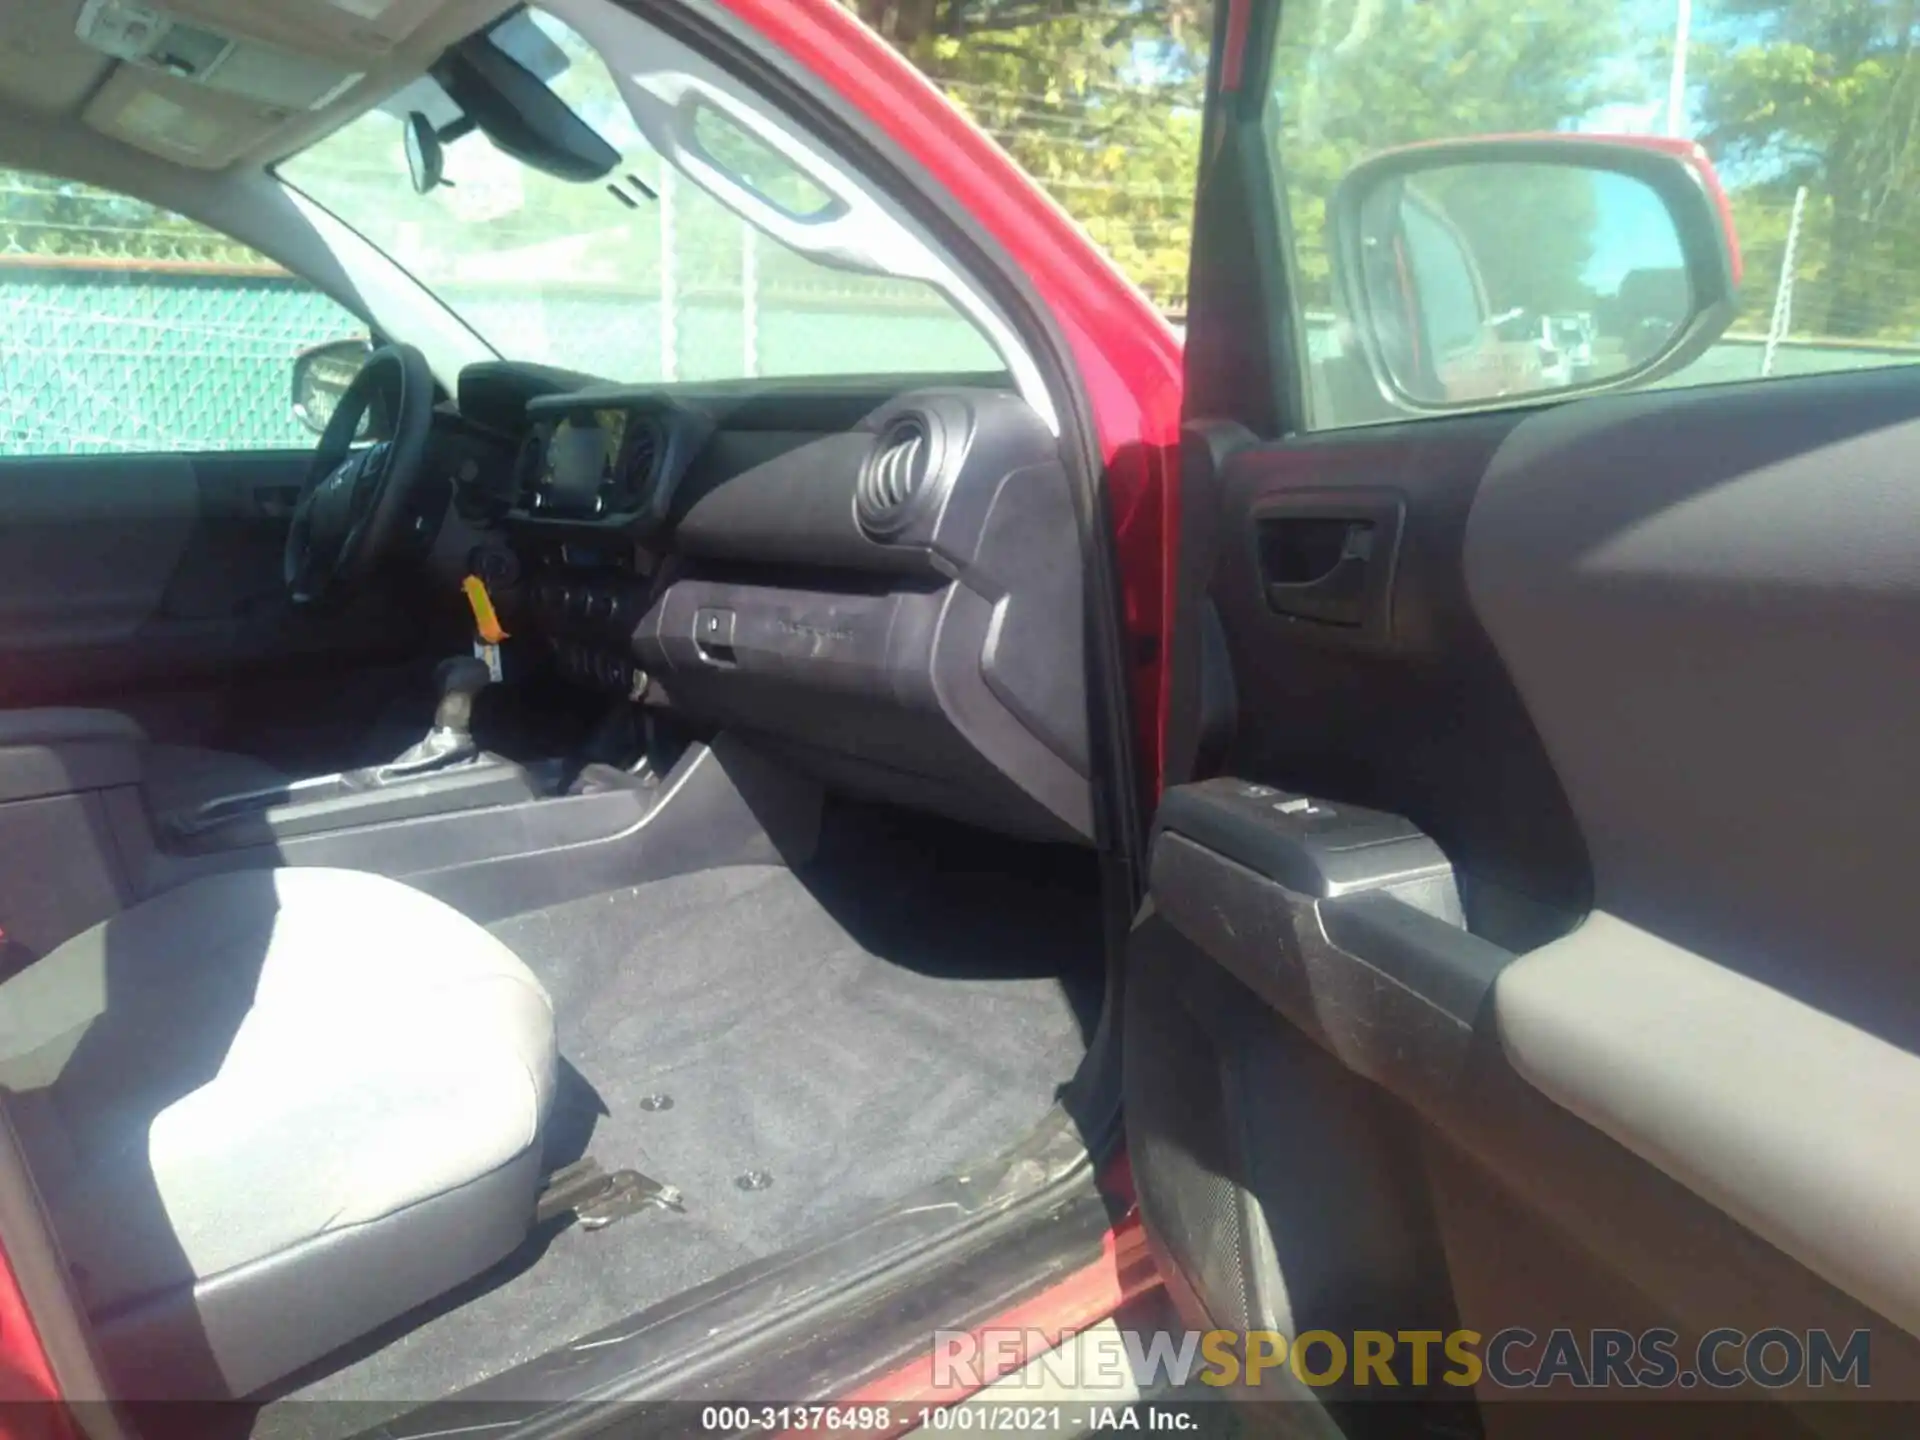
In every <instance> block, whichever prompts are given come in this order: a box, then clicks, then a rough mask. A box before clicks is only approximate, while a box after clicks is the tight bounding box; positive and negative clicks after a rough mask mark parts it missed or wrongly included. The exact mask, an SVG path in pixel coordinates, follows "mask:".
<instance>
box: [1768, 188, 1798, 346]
mask: <svg viewBox="0 0 1920 1440" xmlns="http://www.w3.org/2000/svg"><path fill="white" fill-rule="evenodd" d="M1806 211H1807V187H1806V186H1804V185H1802V186H1801V187H1800V188H1799V189H1798V190H1796V191H1794V192H1793V218H1792V219H1791V220H1789V221H1787V253H1786V254H1784V255H1782V256H1781V257H1780V283H1779V284H1778V285H1777V286H1775V287H1774V291H1773V321H1772V323H1771V324H1769V325H1768V326H1767V348H1766V349H1765V350H1764V351H1762V352H1761V355H1760V374H1761V376H1762V377H1763V378H1764V377H1765V376H1768V375H1771V374H1773V352H1774V351H1775V350H1777V349H1779V348H1780V342H1781V341H1782V340H1784V339H1786V338H1787V331H1789V330H1791V329H1792V328H1793V268H1794V257H1795V254H1796V253H1797V252H1798V251H1799V249H1800V220H1801V217H1802V216H1803V215H1805V214H1806Z"/></svg>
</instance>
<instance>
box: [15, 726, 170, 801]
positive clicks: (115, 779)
mask: <svg viewBox="0 0 1920 1440" xmlns="http://www.w3.org/2000/svg"><path fill="white" fill-rule="evenodd" d="M146 744H147V737H146V735H145V733H144V732H143V731H142V730H141V729H140V727H139V726H138V725H137V724H135V723H134V722H133V721H132V720H130V719H128V718H127V717H126V716H125V715H121V714H118V713H116V712H115V711H112V710H64V709H49V710H0V803H4V802H7V801H13V800H33V799H38V798H39V797H41V796H43V795H71V794H75V793H77V792H79V791H83V790H104V789H107V788H109V787H111V786H116V785H137V784H139V783H140V777H141V771H142V769H143V761H144V751H145V749H146Z"/></svg>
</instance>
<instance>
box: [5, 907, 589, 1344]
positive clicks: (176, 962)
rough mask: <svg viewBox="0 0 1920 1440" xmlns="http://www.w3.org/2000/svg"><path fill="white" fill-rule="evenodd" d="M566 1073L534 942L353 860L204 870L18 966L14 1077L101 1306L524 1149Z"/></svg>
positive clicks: (391, 1205) (82, 1274) (9, 1067)
mask: <svg viewBox="0 0 1920 1440" xmlns="http://www.w3.org/2000/svg"><path fill="white" fill-rule="evenodd" d="M553 1070H554V1032H553V1014H552V1008H551V1006H550V1004H549V1003H548V1000H547V997H546V994H545V992H544V991H543V990H542V989H541V987H540V985H539V983H538V981H536V980H535V979H534V977H533V975H532V974H531V973H530V972H529V971H528V970H527V969H526V967H525V966H524V965H522V964H521V963H520V961H519V960H518V959H517V958H515V956H514V955H513V953H512V952H511V951H509V950H508V949H507V948H506V947H505V946H503V945H502V944H500V942H499V941H497V940H495V939H494V938H493V937H492V936H490V935H489V934H488V933H487V932H486V931H485V930H484V929H482V928H481V927H480V926H478V925H476V924H474V923H473V922H472V921H470V920H468V919H466V918H465V917H464V916H462V915H460V914H459V913H458V912H456V911H454V910H452V909H451V908H449V907H448V906H446V905H444V904H442V903H441V902H440V901H438V900H435V899H433V898H431V897H430V896H427V895H424V894H421V893H420V892H418V891H416V890H412V889H409V888H408V887H406V886H404V885H401V884H399V883H398V882H396V881H392V880H386V879H382V878H380V877H378V876H373V875H365V874H360V873H358V872H353V871H344V870H322V869H293V870H273V871H248V872H241V873H236V874H231V875H218V876H212V877H209V878H206V879H202V880H197V881H194V882H193V883H191V884H188V885H185V886H182V887H181V888H179V889H177V890H173V891H170V892H167V893H166V894H163V895H160V896H158V897H156V898H154V899H152V900H148V901H146V902H144V903H143V904H141V905H138V906H136V907H135V908H133V909H131V910H128V911H126V912H124V913H123V914H120V915H118V916H115V917H114V918H113V919H111V920H108V921H106V922H105V923H103V924H101V925H97V926H95V927H94V928H93V929H91V930H89V931H87V932H86V933H84V934H82V935H80V936H77V937H76V938H74V939H73V940H71V941H69V942H67V943H66V944H65V945H62V946H60V947H59V948H58V949H57V950H54V951H53V952H52V953H50V954H48V955H47V956H45V957H44V958H43V959H41V960H39V961H37V962H36V963H34V964H33V965H31V966H29V967H28V968H27V969H26V970H24V971H22V972H21V973H20V974H18V975H16V976H15V977H13V978H12V979H11V980H9V981H7V982H6V984H4V985H0V1089H4V1091H5V1092H7V1095H8V1104H9V1109H10V1111H11V1112H12V1113H14V1115H15V1119H16V1124H17V1125H18V1127H19V1129H20V1131H21V1139H22V1142H23V1144H24V1145H25V1147H26V1149H27V1154H28V1157H29V1160H30V1162H31V1164H32V1167H33V1172H34V1177H35V1179H36V1181H37V1182H38V1183H39V1185H40V1187H41V1190H42V1192H43V1194H44V1195H45V1196H46V1199H47V1202H48V1208H49V1211H50V1212H51V1214H52V1218H53V1222H54V1226H55V1229H56V1231H57V1233H58V1234H59V1237H60V1239H61V1242H62V1244H63V1247H64V1248H65V1249H66V1251H67V1255H68V1258H69V1260H70V1261H71V1262H72V1264H73V1265H74V1266H75V1268H76V1273H77V1276H78V1278H79V1281H80V1288H81V1292H82V1296H83V1299H84V1301H85V1303H86V1304H87V1306H88V1308H89V1309H90V1310H92V1311H94V1312H95V1313H96V1314H98V1313H100V1312H102V1311H105V1310H110V1309H112V1308H113V1307H116V1306H123V1305H126V1304H127V1303H129V1302H131V1301H134V1300H136V1299H137V1298H138V1297H142V1296H147V1295H151V1294H153V1293H154V1292H157V1291H162V1290H165V1289H167V1288H168V1287H177V1286H180V1285H183V1284H186V1285H191V1284H193V1283H195V1282H197V1281H200V1280H203V1279H205V1278H206V1277H211V1276H219V1275H222V1274H223V1273H226V1272H231V1271H233V1270H234V1269H235V1268H236V1267H241V1266H245V1265H248V1264H249V1263H250V1262H255V1261H259V1260H261V1259H263V1258H265V1257H269V1256H273V1255H275V1254H277V1253H280V1252H285V1251H287V1250H289V1249H291V1248H292V1247H295V1246H299V1245H301V1244H302V1243H303V1242H309V1241H313V1240H315V1239H316V1238H319V1237H323V1236H331V1235H336V1234H338V1233H340V1232H345V1231H350V1230H352V1229H353V1227H356V1226H365V1225H367V1224H368V1223H369V1222H373V1221H377V1220H380V1219H382V1218H383V1217H387V1216H392V1215H394V1214H396V1213H398V1212H401V1211H403V1210H406V1209H407V1208H408V1207H412V1206H417V1205H419V1204H420V1203H421V1202H424V1201H427V1200H430V1199H431V1198H433V1197H436V1196H440V1195H443V1194H445V1193H447V1192H449V1191H453V1190H455V1189H457V1188H459V1187H461V1186H463V1185H466V1184H468V1183H469V1182H471V1181H474V1180H475V1179H476V1178H477V1177H481V1176H483V1175H486V1174H487V1173H488V1172H490V1171H494V1170H496V1169H498V1168H499V1167H501V1166H504V1165H506V1164H508V1163H509V1162H510V1161H514V1160H515V1159H516V1157H520V1156H523V1155H524V1154H525V1153H526V1152H527V1151H529V1149H530V1148H531V1147H533V1146H535V1145H536V1144H537V1142H538V1138H539V1134H540V1127H541V1124H542V1120H543V1118H544V1116H545V1113H546V1108H547V1103H548V1100H549V1097H550V1095H551V1092H552V1087H553ZM528 1218H529V1219H530V1217H528ZM422 1243H426V1244H431V1243H432V1241H431V1237H426V1238H425V1239H424V1240H423V1241H422ZM421 1298H425V1297H421ZM413 1303H417V1301H416V1302H413ZM381 1318H383V1319H384V1318H385V1317H381Z"/></svg>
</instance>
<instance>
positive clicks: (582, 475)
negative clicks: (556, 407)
mask: <svg viewBox="0 0 1920 1440" xmlns="http://www.w3.org/2000/svg"><path fill="white" fill-rule="evenodd" d="M626 432H627V414H626V411H624V410H585V411H580V412H578V413H576V414H572V415H567V416H564V417H562V418H561V421H560V423H559V424H558V425H556V426H555V427H554V430H553V438H552V439H550V440H549V441H548V442H547V454H546V460H545V463H544V464H543V466H542V468H541V475H540V489H541V492H542V493H543V494H544V496H545V498H546V508H547V509H549V510H553V511H556V512H559V513H562V514H567V515H591V514H593V513H594V512H595V511H596V510H597V509H598V508H599V501H600V493H601V487H602V486H604V485H605V484H606V483H607V481H609V480H611V479H613V478H614V472H615V468H616V467H617V466H618V464H619V462H620V442H621V441H622V440H623V439H624V438H625V436H626Z"/></svg>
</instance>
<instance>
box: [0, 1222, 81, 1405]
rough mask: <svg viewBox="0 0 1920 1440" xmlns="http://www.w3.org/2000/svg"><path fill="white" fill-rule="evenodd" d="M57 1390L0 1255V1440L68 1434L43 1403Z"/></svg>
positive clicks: (53, 1397)
mask: <svg viewBox="0 0 1920 1440" xmlns="http://www.w3.org/2000/svg"><path fill="white" fill-rule="evenodd" d="M59 1397H60V1386H59V1383H58V1382H57V1381H55V1379H54V1378H53V1367H52V1366H51V1365H50V1364H48V1363H47V1352H46V1349H45V1348H44V1347H43V1346H42V1345H41V1344H40V1332H39V1331H38V1330H37V1329H35V1328H34V1323H33V1316H32V1315H30V1314H29V1313H28V1311H27V1300H26V1297H25V1296H24V1295H22V1294H21V1293H20V1282H19V1281H18V1280H17V1279H15V1278H14V1273H13V1266H12V1265H11V1264H9V1263H8V1261H7V1256H6V1252H5V1251H4V1250H0V1440H26V1437H29V1436H31V1437H33V1440H50V1437H55V1436H66V1435H69V1434H71V1433H72V1432H71V1430H70V1428H69V1427H68V1425H67V1424H66V1416H65V1411H64V1410H61V1409H59V1408H56V1407H55V1406H53V1405H50V1404H48V1403H47V1402H49V1401H56V1400H58V1399H59Z"/></svg>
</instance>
